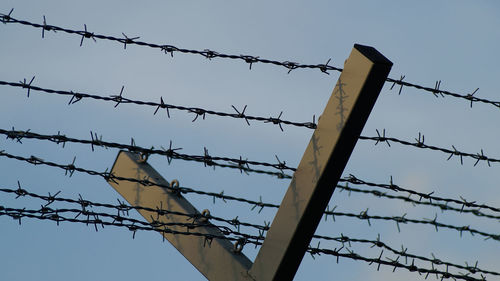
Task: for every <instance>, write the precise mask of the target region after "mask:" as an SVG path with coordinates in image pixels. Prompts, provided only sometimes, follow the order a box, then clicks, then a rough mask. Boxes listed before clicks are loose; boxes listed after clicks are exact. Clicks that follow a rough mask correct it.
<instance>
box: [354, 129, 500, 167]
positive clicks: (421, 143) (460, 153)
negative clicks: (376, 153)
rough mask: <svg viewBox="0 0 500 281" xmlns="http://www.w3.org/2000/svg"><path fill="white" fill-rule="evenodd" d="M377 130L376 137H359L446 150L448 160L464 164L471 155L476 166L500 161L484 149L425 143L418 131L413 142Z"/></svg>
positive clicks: (379, 141)
mask: <svg viewBox="0 0 500 281" xmlns="http://www.w3.org/2000/svg"><path fill="white" fill-rule="evenodd" d="M376 132H377V136H376V137H375V136H373V137H368V136H360V137H359V139H360V140H371V141H374V142H375V145H377V144H379V143H386V144H387V145H388V146H391V144H390V142H395V143H399V144H402V145H405V146H412V147H416V148H421V149H429V150H433V151H440V152H444V153H446V154H449V157H448V159H447V160H450V159H451V158H452V157H453V156H457V157H460V163H461V164H462V165H463V164H464V161H463V157H470V158H473V159H475V160H476V162H475V163H474V167H475V166H476V165H477V164H478V163H479V161H485V162H486V163H487V164H488V166H491V164H490V163H492V162H493V163H499V162H500V159H498V158H492V157H487V156H486V155H484V151H483V149H481V153H467V152H463V151H459V150H458V149H456V147H455V146H454V145H452V148H453V149H447V148H443V147H438V146H434V145H428V144H425V136H424V135H423V134H421V133H418V138H415V142H411V141H406V140H402V139H398V138H394V137H387V136H386V134H385V129H383V131H382V132H383V133H382V134H381V133H380V131H379V130H376Z"/></svg>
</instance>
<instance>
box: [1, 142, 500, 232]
mask: <svg viewBox="0 0 500 281" xmlns="http://www.w3.org/2000/svg"><path fill="white" fill-rule="evenodd" d="M0 156H4V157H7V158H10V159H16V160H20V161H24V162H27V163H30V164H33V165H47V166H51V167H57V168H60V169H63V170H65V171H66V174H67V173H68V172H69V174H70V176H71V175H72V173H73V172H74V171H78V172H83V173H87V174H89V175H94V176H100V177H102V178H103V179H105V180H106V181H108V182H109V181H111V182H115V183H117V182H116V180H124V181H130V182H134V183H138V184H141V185H143V186H159V187H163V188H166V189H168V190H171V191H172V192H177V193H179V192H183V191H184V190H185V191H189V192H193V193H196V194H205V195H211V196H215V194H216V193H210V192H203V191H198V190H193V189H188V188H182V189H181V188H176V187H172V186H170V185H164V184H158V183H154V182H151V181H149V180H148V179H146V178H145V179H142V180H139V179H134V178H127V177H119V176H116V175H114V174H113V173H109V172H107V171H105V172H97V171H93V170H88V169H84V168H80V167H76V166H75V165H74V164H73V163H72V164H69V165H61V164H57V163H54V162H49V161H44V160H42V159H40V158H37V157H35V156H31V157H30V158H25V157H21V156H16V155H12V154H9V153H6V152H4V151H0ZM235 200H237V201H242V202H248V201H250V200H240V199H239V198H238V199H236V198H235ZM261 203H262V202H261ZM260 205H261V206H276V207H279V205H272V204H266V205H265V204H260ZM255 206H257V205H255ZM261 208H263V207H261ZM334 209H335V208H334ZM324 214H325V216H326V219H327V217H328V216H331V217H332V218H333V220H335V216H341V217H350V218H357V219H361V220H366V221H367V222H368V224H369V225H371V223H370V220H383V221H394V222H395V223H396V226H397V228H398V230H400V223H402V224H407V223H414V224H427V225H432V226H434V227H435V229H436V231H438V228H439V227H441V228H447V229H452V230H456V231H457V232H459V233H460V237H461V236H462V233H463V232H464V231H465V232H469V233H470V234H471V235H474V234H478V235H480V236H483V237H485V238H486V239H493V240H497V241H500V234H493V233H487V232H484V231H481V230H477V229H474V228H471V227H470V226H469V225H464V226H455V225H451V224H445V223H441V222H438V221H437V214H436V216H435V218H434V219H424V220H418V219H409V218H406V217H405V216H406V214H404V215H402V216H379V215H368V209H367V210H365V211H362V212H360V213H359V214H355V213H344V212H334V211H330V210H328V209H327V211H325V213H324Z"/></svg>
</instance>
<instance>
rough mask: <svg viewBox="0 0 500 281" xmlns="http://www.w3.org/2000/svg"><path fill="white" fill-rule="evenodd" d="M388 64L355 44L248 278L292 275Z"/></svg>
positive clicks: (263, 279) (265, 279)
mask: <svg viewBox="0 0 500 281" xmlns="http://www.w3.org/2000/svg"><path fill="white" fill-rule="evenodd" d="M391 67H392V63H391V62H390V61H389V60H388V59H387V58H385V57H384V56H383V55H382V54H380V53H379V52H378V51H377V50H375V49H374V48H372V47H367V46H362V45H354V48H353V50H352V52H351V54H350V56H349V58H348V59H347V60H346V62H345V65H344V70H343V71H342V73H341V75H340V77H339V79H338V82H337V84H336V86H335V89H334V90H333V93H332V95H331V97H330V100H329V101H328V104H327V105H326V107H325V110H324V112H323V114H322V115H321V117H320V119H319V120H318V126H317V128H316V130H315V131H314V133H313V136H312V137H311V140H310V142H309V145H308V146H307V149H306V151H305V153H304V156H303V157H302V160H301V161H300V164H299V166H298V167H297V170H296V171H295V174H294V175H293V178H292V181H291V183H290V187H289V188H288V191H287V192H286V194H285V197H284V199H283V201H282V203H281V205H280V208H279V210H278V213H277V214H276V216H275V218H274V220H273V223H272V225H271V228H270V229H269V231H268V232H267V235H266V239H265V240H264V244H263V245H262V247H261V249H260V251H259V253H258V255H257V258H256V260H255V262H254V264H253V266H252V268H251V270H250V272H249V275H250V277H251V280H258V281H271V280H273V281H278V280H280V281H283V280H292V279H293V277H294V276H295V273H296V271H297V269H298V267H299V265H300V262H301V261H302V258H303V257H304V254H305V252H306V250H307V247H308V245H309V243H310V241H311V238H312V236H313V234H314V232H315V231H316V228H317V226H318V224H319V221H320V220H321V217H322V215H323V212H324V211H325V208H326V206H327V204H328V202H329V201H330V198H331V196H332V194H333V191H334V189H335V186H336V185H337V183H338V181H339V179H340V176H341V175H342V172H343V170H344V167H345V165H346V164H347V161H348V160H349V157H350V155H351V152H352V150H353V149H354V146H355V145H356V141H357V140H358V137H359V135H360V134H361V131H362V129H363V127H364V125H365V123H366V120H367V119H368V116H369V115H370V112H371V110H372V108H373V105H374V104H375V101H376V100H377V97H378V95H379V92H380V90H381V89H382V86H383V85H384V82H385V79H386V78H387V76H388V75H389V71H390V69H391Z"/></svg>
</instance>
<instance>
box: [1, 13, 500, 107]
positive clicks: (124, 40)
mask: <svg viewBox="0 0 500 281" xmlns="http://www.w3.org/2000/svg"><path fill="white" fill-rule="evenodd" d="M12 12H13V10H11V11H10V12H9V13H8V14H2V13H0V22H3V23H4V24H7V23H15V24H21V25H25V26H31V27H34V28H39V29H41V30H42V38H44V37H45V36H44V34H45V31H53V32H56V31H60V32H64V33H67V34H73V35H77V36H81V39H80V46H82V44H83V40H84V39H85V38H87V39H92V40H94V41H96V39H100V40H108V41H114V42H118V43H120V44H123V46H124V48H125V49H126V48H127V44H128V45H137V46H142V47H149V48H153V49H158V50H160V51H161V52H162V53H165V54H170V55H171V56H172V57H173V54H174V53H175V52H178V53H185V54H196V55H201V56H203V57H205V58H207V59H209V60H211V59H212V58H224V59H233V60H240V61H243V62H245V63H247V64H248V65H249V68H250V69H251V68H252V65H253V64H254V63H264V64H272V65H276V66H281V67H284V68H286V69H288V73H290V72H291V71H292V70H295V69H318V70H320V71H321V72H322V73H325V74H329V71H339V72H341V71H342V68H338V67H335V66H331V65H329V63H330V61H331V59H329V60H328V61H327V62H326V63H325V64H301V63H296V62H291V61H276V60H269V59H263V58H260V57H258V56H252V55H231V54H224V53H220V52H217V51H213V50H209V49H205V50H203V51H201V50H190V49H184V48H179V47H176V46H173V45H168V44H155V43H148V42H143V41H139V40H138V39H139V38H140V37H128V36H127V35H125V34H124V33H122V36H123V37H114V36H107V35H101V34H96V33H94V32H89V31H88V30H87V25H86V24H84V25H83V26H84V30H72V29H68V28H62V27H59V26H55V25H48V24H47V23H46V19H45V16H44V23H43V24H37V23H33V22H29V21H26V20H19V19H15V18H13V17H12ZM405 78H406V76H405V75H401V76H400V78H399V79H394V78H387V79H386V81H387V82H389V83H392V86H391V89H393V88H394V86H395V85H398V86H399V91H398V92H399V94H401V92H402V90H403V87H412V88H416V89H418V90H423V91H426V92H429V93H432V94H433V95H434V96H435V97H439V96H441V97H445V96H449V97H454V98H459V99H464V100H467V101H468V102H470V106H471V107H472V104H473V103H475V102H479V103H484V104H489V105H493V106H495V107H497V108H500V101H492V100H488V99H484V98H478V97H476V96H474V94H476V93H477V91H478V90H479V88H477V89H476V90H474V91H473V92H471V93H469V94H459V93H454V92H451V91H447V90H442V89H440V86H441V81H439V80H438V81H436V83H435V86H434V87H426V86H422V85H418V84H414V83H410V82H406V81H403V80H404V79H405Z"/></svg>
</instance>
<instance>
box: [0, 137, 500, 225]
mask: <svg viewBox="0 0 500 281" xmlns="http://www.w3.org/2000/svg"><path fill="white" fill-rule="evenodd" d="M0 134H4V135H6V136H7V138H8V139H12V140H14V141H16V142H19V143H22V139H24V138H34V139H40V140H48V141H51V142H54V143H57V144H60V143H62V145H63V147H64V145H65V143H66V142H74V143H82V144H90V145H91V148H92V150H94V146H100V147H105V148H107V147H114V148H120V149H126V150H128V151H131V152H135V153H143V154H145V155H151V154H158V155H163V156H166V157H167V160H169V163H170V160H171V159H172V158H179V159H183V160H192V161H198V162H203V163H205V165H206V166H222V165H221V164H219V163H216V162H213V161H214V160H223V161H227V162H229V163H228V165H224V166H223V167H230V168H236V169H240V171H245V172H249V171H250V172H253V171H258V170H252V169H250V167H249V165H261V166H265V167H273V168H275V169H278V170H280V171H282V170H284V169H287V170H291V171H295V170H296V168H294V167H289V166H286V163H285V162H281V161H279V162H278V163H276V164H273V163H267V162H259V161H250V160H248V159H246V160H243V159H242V157H241V156H240V158H239V159H237V158H228V157H216V156H209V155H207V154H208V152H207V151H206V150H205V155H203V156H200V155H187V154H180V153H178V152H176V150H178V148H172V143H170V147H169V149H162V150H155V149H154V148H151V149H148V148H144V147H140V146H137V145H135V142H134V141H132V144H131V145H126V144H120V143H114V142H105V141H103V140H102V136H101V137H97V134H96V133H94V132H91V133H90V134H91V139H92V140H82V139H75V138H71V137H66V136H65V135H61V134H60V132H58V134H57V135H42V134H37V133H34V132H30V130H26V131H16V130H15V129H14V128H13V129H12V130H5V129H0ZM378 134H379V133H378ZM365 138H367V137H365ZM373 138H374V140H376V141H377V142H376V144H378V142H387V137H385V133H384V134H383V135H380V134H379V136H378V137H373ZM391 140H393V139H392V138H391ZM394 140H396V139H394ZM418 141H421V142H423V141H424V138H423V136H422V140H420V139H419V140H418ZM388 145H390V144H388ZM231 163H235V164H234V165H231ZM258 172H260V173H271V174H272V175H276V176H278V177H281V178H290V176H289V175H286V174H284V173H283V172H280V173H272V172H267V171H258ZM340 182H345V183H347V184H348V183H351V184H357V185H367V186H371V187H379V188H384V189H389V190H391V191H396V192H398V191H403V192H406V193H408V194H409V196H408V197H404V200H405V201H410V200H411V202H413V203H416V202H422V199H427V200H429V202H426V203H423V204H426V205H434V206H437V207H439V208H441V209H442V210H443V209H450V210H457V208H453V207H450V206H448V204H449V203H455V204H458V205H459V206H461V207H460V212H463V211H465V212H470V213H473V214H475V215H478V216H485V217H488V218H497V217H496V216H490V215H487V214H484V215H481V212H480V209H489V210H491V211H494V212H500V208H496V207H492V206H488V205H485V204H476V202H475V201H469V200H466V199H464V198H463V197H460V198H461V200H457V199H450V198H442V197H437V196H432V194H433V192H431V193H420V192H417V191H414V190H411V189H407V188H403V187H400V186H398V185H395V184H394V183H393V181H392V177H391V181H390V183H389V184H380V183H372V182H367V181H363V180H361V179H358V178H356V177H355V176H353V175H350V176H349V177H347V178H342V179H340ZM340 187H341V188H342V187H343V186H340ZM346 188H348V187H346ZM352 190H354V189H351V191H352ZM371 193H372V194H374V195H376V196H378V197H380V196H381V193H380V192H378V191H373V192H371ZM411 195H416V196H418V197H420V199H419V200H418V201H417V200H413V199H411V198H410V196H411ZM398 198H399V197H398ZM400 199H403V198H400ZM432 200H434V201H442V202H444V203H445V204H437V205H436V204H433V202H432ZM465 207H470V208H477V209H473V210H468V209H464V208H465Z"/></svg>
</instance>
